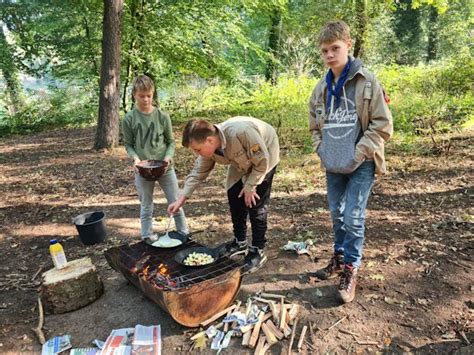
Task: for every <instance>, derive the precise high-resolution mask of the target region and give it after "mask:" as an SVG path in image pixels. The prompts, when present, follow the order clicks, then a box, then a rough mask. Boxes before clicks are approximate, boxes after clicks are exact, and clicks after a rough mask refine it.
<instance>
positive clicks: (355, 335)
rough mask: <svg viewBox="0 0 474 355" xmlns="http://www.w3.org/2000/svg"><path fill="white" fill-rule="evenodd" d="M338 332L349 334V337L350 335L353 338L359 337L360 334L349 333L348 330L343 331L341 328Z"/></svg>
mask: <svg viewBox="0 0 474 355" xmlns="http://www.w3.org/2000/svg"><path fill="white" fill-rule="evenodd" d="M339 331H340V332H341V333H345V334H349V335H352V336H354V337H360V334H358V333H354V332H351V331H349V330H345V329H342V328H341V329H339Z"/></svg>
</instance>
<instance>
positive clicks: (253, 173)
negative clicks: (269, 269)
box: [168, 117, 280, 272]
mask: <svg viewBox="0 0 474 355" xmlns="http://www.w3.org/2000/svg"><path fill="white" fill-rule="evenodd" d="M183 146H185V147H188V148H190V149H192V150H193V151H194V152H195V153H196V154H198V158H197V159H196V162H195V165H194V168H193V170H192V172H191V173H190V174H189V175H188V176H187V178H186V181H185V183H184V187H183V189H182V190H181V193H180V196H179V197H178V199H177V200H176V202H174V203H172V204H170V205H169V207H168V213H170V214H173V213H175V211H178V210H179V208H180V207H181V206H182V205H183V204H184V203H185V202H186V200H187V199H188V198H189V197H191V195H192V193H193V191H194V190H195V189H196V187H197V185H198V184H200V183H201V182H203V181H204V180H205V179H206V178H207V176H208V175H209V173H210V172H211V171H212V170H213V169H214V166H215V164H216V163H218V164H224V165H229V170H228V174H227V183H226V188H227V197H228V201H229V206H230V213H231V217H232V224H233V230H234V236H235V240H233V241H230V242H228V243H226V244H225V245H224V250H225V253H226V254H228V255H230V256H234V255H239V254H246V256H245V263H246V267H245V269H246V271H248V272H253V271H256V270H257V269H258V268H260V267H261V266H262V265H263V263H264V262H265V261H266V260H267V258H266V256H265V254H264V253H263V248H264V247H265V242H266V239H265V233H266V231H267V210H268V202H269V200H270V192H271V187H272V181H273V175H274V173H275V170H276V166H277V164H278V162H279V161H280V146H279V142H278V136H277V134H276V132H275V129H274V128H273V127H272V126H270V125H269V124H267V123H265V122H263V121H261V120H258V119H256V118H252V117H234V118H230V119H228V120H227V121H225V122H222V123H219V124H216V125H213V124H211V123H210V122H208V121H205V120H192V121H189V122H188V123H187V125H186V127H185V128H184V131H183ZM247 216H249V217H250V225H251V228H252V245H251V246H250V247H248V245H247V233H246V232H247Z"/></svg>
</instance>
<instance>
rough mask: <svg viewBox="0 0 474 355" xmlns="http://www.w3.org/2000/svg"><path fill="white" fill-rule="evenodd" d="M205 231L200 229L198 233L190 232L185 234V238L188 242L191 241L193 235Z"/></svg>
mask: <svg viewBox="0 0 474 355" xmlns="http://www.w3.org/2000/svg"><path fill="white" fill-rule="evenodd" d="M205 231H207V229H201V230H198V231H194V232H190V233H188V234H186V237H187V238H188V239H189V240H192V238H191V237H192V236H193V235H194V234H199V233H202V232H205Z"/></svg>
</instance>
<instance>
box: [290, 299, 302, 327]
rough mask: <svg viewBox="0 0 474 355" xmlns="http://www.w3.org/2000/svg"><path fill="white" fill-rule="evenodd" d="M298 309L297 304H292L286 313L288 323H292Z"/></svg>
mask: <svg viewBox="0 0 474 355" xmlns="http://www.w3.org/2000/svg"><path fill="white" fill-rule="evenodd" d="M299 311H300V306H299V305H297V304H292V305H291V308H290V310H289V311H288V313H287V321H288V324H293V321H294V320H295V319H296V317H297V316H298V312H299Z"/></svg>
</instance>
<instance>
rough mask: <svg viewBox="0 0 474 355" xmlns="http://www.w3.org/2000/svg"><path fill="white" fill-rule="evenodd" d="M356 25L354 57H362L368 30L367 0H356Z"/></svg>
mask: <svg viewBox="0 0 474 355" xmlns="http://www.w3.org/2000/svg"><path fill="white" fill-rule="evenodd" d="M354 6H355V14H356V26H355V36H354V41H355V43H354V57H356V58H362V56H363V54H364V42H365V33H366V30H367V15H366V12H365V0H355V2H354Z"/></svg>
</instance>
